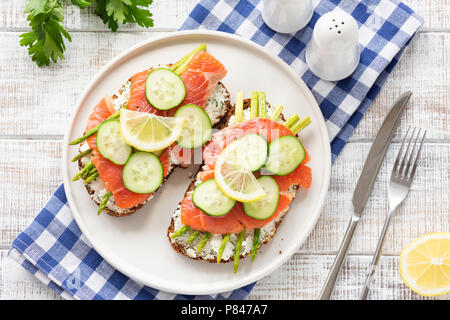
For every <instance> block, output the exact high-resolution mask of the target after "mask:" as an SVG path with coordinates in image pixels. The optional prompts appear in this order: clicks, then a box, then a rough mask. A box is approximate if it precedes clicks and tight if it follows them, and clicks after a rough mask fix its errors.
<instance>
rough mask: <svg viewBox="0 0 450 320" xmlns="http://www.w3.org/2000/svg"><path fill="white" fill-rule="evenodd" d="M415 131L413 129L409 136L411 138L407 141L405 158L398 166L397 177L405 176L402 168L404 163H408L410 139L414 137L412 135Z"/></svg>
mask: <svg viewBox="0 0 450 320" xmlns="http://www.w3.org/2000/svg"><path fill="white" fill-rule="evenodd" d="M416 129H417V128H415V127H414V129H413V132H412V134H411V137H410V138H409V141H408V147H407V148H406V151H405V156H404V157H403V159H402V163H401V165H400V169H399V170H398V175H399V176H400V177H402V176H403V177H404V176H405V174H404V173H403V168H404V167H405V164H406V162H407V161H409V158H410V157H411V154H410V153H409V150H410V149H411V141H412V139H413V137H414V133H416Z"/></svg>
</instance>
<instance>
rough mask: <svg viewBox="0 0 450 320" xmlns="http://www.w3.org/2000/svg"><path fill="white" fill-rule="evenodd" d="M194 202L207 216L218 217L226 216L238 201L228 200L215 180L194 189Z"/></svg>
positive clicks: (207, 181)
mask: <svg viewBox="0 0 450 320" xmlns="http://www.w3.org/2000/svg"><path fill="white" fill-rule="evenodd" d="M192 202H193V203H194V205H195V206H196V207H197V208H200V209H201V210H203V211H204V212H205V213H206V214H208V215H210V216H216V217H219V216H223V215H226V214H227V213H228V212H229V211H230V210H231V209H232V208H233V207H234V205H235V204H236V200H233V199H231V198H228V197H227V196H226V195H225V194H224V193H223V192H222V191H221V190H220V189H219V187H218V186H217V184H216V181H215V180H214V179H210V180H206V181H205V182H202V183H200V184H199V185H198V186H197V187H196V188H195V189H194V192H193V193H192Z"/></svg>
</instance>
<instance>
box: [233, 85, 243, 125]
mask: <svg viewBox="0 0 450 320" xmlns="http://www.w3.org/2000/svg"><path fill="white" fill-rule="evenodd" d="M234 109H235V117H234V119H235V120H234V121H235V123H239V122H242V121H243V120H244V92H242V91H239V92H238V93H236V107H235V108H234Z"/></svg>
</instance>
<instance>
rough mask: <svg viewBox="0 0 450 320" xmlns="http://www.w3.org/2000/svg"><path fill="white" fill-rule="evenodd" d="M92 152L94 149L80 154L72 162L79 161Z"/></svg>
mask: <svg viewBox="0 0 450 320" xmlns="http://www.w3.org/2000/svg"><path fill="white" fill-rule="evenodd" d="M91 152H92V149H87V150H86V151H83V152H80V153H79V154H77V155H76V156H75V157H73V159H72V162H75V161H77V160H78V159H80V158H82V157H84V156H85V155H87V154H89V153H91Z"/></svg>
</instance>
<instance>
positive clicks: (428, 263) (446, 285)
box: [399, 232, 450, 296]
mask: <svg viewBox="0 0 450 320" xmlns="http://www.w3.org/2000/svg"><path fill="white" fill-rule="evenodd" d="M399 268H400V275H401V277H402V279H403V281H404V282H405V284H406V285H407V286H408V287H409V288H410V289H411V290H413V291H414V292H416V293H418V294H420V295H423V296H437V295H443V294H446V293H448V292H450V232H440V233H429V234H427V235H424V236H422V237H420V238H418V239H416V240H414V241H413V242H411V243H410V244H409V245H408V246H407V247H406V248H405V249H404V250H403V252H402V253H401V255H400V261H399Z"/></svg>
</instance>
